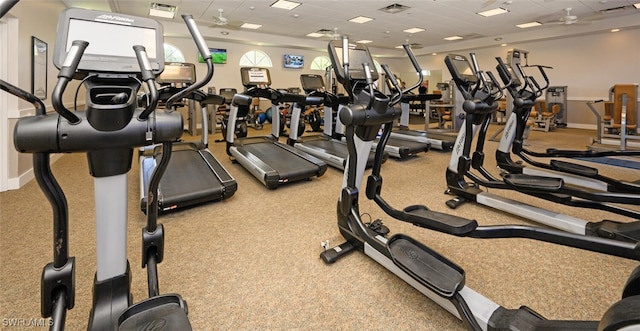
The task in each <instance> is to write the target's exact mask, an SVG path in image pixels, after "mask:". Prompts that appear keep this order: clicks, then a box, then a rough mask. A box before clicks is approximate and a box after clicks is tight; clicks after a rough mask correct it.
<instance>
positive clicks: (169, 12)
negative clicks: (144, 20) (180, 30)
mask: <svg viewBox="0 0 640 331" xmlns="http://www.w3.org/2000/svg"><path fill="white" fill-rule="evenodd" d="M177 10H178V8H177V7H176V6H170V5H165V4H161V3H155V2H154V3H151V7H149V16H156V17H162V18H174V17H175V16H176V11H177Z"/></svg>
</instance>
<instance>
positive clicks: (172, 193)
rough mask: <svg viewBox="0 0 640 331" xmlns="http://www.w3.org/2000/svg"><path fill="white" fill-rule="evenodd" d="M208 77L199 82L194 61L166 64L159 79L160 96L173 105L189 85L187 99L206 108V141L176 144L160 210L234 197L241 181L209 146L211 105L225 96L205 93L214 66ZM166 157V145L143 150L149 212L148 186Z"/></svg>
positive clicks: (161, 189) (144, 194)
mask: <svg viewBox="0 0 640 331" xmlns="http://www.w3.org/2000/svg"><path fill="white" fill-rule="evenodd" d="M209 69H210V70H211V73H210V74H208V75H207V77H209V78H208V79H206V80H203V81H201V82H198V83H196V84H195V85H194V82H195V65H194V64H192V63H166V64H165V70H164V72H163V73H162V74H161V75H160V77H159V78H158V82H159V83H160V84H161V85H165V86H163V87H162V88H161V89H160V91H159V93H160V96H159V98H160V99H161V100H164V101H165V102H166V106H167V107H171V104H172V102H170V101H168V100H170V99H171V98H173V97H175V96H176V95H177V94H178V93H183V94H184V92H185V90H186V89H187V88H190V89H191V91H192V92H190V93H188V92H187V94H184V95H183V98H185V99H188V100H193V101H194V102H198V103H199V104H200V108H201V110H202V140H201V141H200V142H179V143H174V144H173V148H172V154H171V159H170V162H169V164H168V166H167V169H166V170H165V173H164V176H162V179H161V180H160V187H159V190H158V211H159V213H167V212H169V211H175V210H178V209H182V208H186V207H191V206H195V205H198V204H202V203H206V202H214V201H220V200H223V199H227V198H230V197H231V196H233V194H234V193H235V192H236V189H237V187H238V184H237V183H236V180H235V179H234V178H233V177H232V176H231V175H230V174H229V172H228V171H227V170H226V169H225V168H224V167H223V166H222V165H221V164H220V162H219V161H218V160H217V159H216V158H215V157H214V156H213V154H211V152H210V151H209V149H208V135H207V133H208V132H209V131H208V123H207V122H208V121H207V120H206V119H207V105H219V104H222V103H223V102H224V98H223V97H222V96H219V95H215V94H205V93H203V92H202V91H199V90H197V88H199V87H200V86H203V85H204V84H206V83H207V82H208V81H209V80H210V79H211V76H212V75H213V67H211V68H209ZM161 158H162V146H155V147H153V148H152V149H147V150H143V151H142V152H141V153H140V194H141V197H140V207H141V209H142V211H143V212H145V213H146V207H147V191H148V190H147V188H148V186H149V182H150V179H151V175H152V174H153V171H154V170H155V167H156V165H157V164H158V163H159V162H160V159H161Z"/></svg>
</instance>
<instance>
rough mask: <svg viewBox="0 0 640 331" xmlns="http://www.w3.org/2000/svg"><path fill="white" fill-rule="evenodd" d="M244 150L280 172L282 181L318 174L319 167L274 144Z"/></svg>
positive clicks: (246, 146)
mask: <svg viewBox="0 0 640 331" xmlns="http://www.w3.org/2000/svg"><path fill="white" fill-rule="evenodd" d="M242 149H244V150H245V151H247V152H249V153H251V154H253V155H255V156H256V157H257V158H258V159H260V161H262V162H264V163H265V164H267V165H268V166H269V167H271V168H272V169H274V170H276V171H277V172H278V175H279V177H280V179H287V180H289V181H296V180H302V179H306V178H309V177H312V176H314V175H316V174H317V173H318V171H319V170H318V166H317V165H315V164H313V163H311V162H309V161H307V160H305V159H304V158H302V157H299V156H298V155H296V154H293V153H291V152H289V151H288V150H286V149H284V148H282V147H280V146H278V145H276V144H274V143H271V142H269V143H254V144H247V145H243V146H242Z"/></svg>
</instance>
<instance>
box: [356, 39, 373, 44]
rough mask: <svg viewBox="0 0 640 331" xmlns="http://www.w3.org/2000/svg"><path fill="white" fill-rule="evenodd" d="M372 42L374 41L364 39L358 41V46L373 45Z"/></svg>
mask: <svg viewBox="0 0 640 331" xmlns="http://www.w3.org/2000/svg"><path fill="white" fill-rule="evenodd" d="M372 42H373V40H367V39H362V40H358V41H356V44H369V43H372Z"/></svg>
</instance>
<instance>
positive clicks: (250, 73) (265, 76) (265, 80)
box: [240, 68, 271, 87]
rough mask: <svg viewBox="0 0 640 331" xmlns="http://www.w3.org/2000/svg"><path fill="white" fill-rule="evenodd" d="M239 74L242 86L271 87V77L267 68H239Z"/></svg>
mask: <svg viewBox="0 0 640 331" xmlns="http://www.w3.org/2000/svg"><path fill="white" fill-rule="evenodd" d="M240 74H241V76H242V85H244V86H247V87H248V86H256V85H266V86H269V85H271V76H270V75H269V69H267V68H240Z"/></svg>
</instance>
